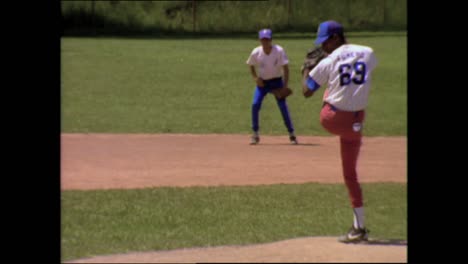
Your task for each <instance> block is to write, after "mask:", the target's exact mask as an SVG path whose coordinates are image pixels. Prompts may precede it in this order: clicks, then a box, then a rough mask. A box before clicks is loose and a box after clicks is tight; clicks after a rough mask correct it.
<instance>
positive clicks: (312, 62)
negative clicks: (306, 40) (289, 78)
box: [301, 47, 327, 75]
mask: <svg viewBox="0 0 468 264" xmlns="http://www.w3.org/2000/svg"><path fill="white" fill-rule="evenodd" d="M326 56H327V53H326V52H325V51H323V49H322V48H321V47H317V48H312V49H309V51H307V54H306V57H305V59H304V64H303V65H302V67H301V75H304V70H306V69H307V70H308V71H309V72H310V71H311V70H312V69H313V68H314V67H315V66H317V64H319V62H320V61H321V60H322V59H323V58H325V57H326Z"/></svg>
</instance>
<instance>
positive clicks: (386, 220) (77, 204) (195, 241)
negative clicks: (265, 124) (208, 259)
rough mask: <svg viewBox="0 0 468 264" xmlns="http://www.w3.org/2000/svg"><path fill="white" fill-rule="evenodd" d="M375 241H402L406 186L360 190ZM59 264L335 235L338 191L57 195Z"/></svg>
mask: <svg viewBox="0 0 468 264" xmlns="http://www.w3.org/2000/svg"><path fill="white" fill-rule="evenodd" d="M362 188H363V192H364V197H365V203H366V219H367V220H366V223H368V227H369V229H371V231H372V233H371V237H372V238H375V239H404V240H406V237H407V230H406V225H407V223H406V219H407V205H406V204H407V201H406V195H407V194H406V184H394V183H392V184H390V183H388V184H364V185H363V186H362ZM61 205H62V211H61V222H62V258H63V260H71V259H76V258H83V257H89V256H93V255H103V254H115V253H125V252H130V251H149V250H168V249H175V248H188V247H202V246H218V245H243V244H252V243H266V242H272V241H278V240H284V239H290V238H294V237H306V236H339V235H341V234H343V233H344V232H346V231H347V229H348V228H349V227H350V225H351V223H352V219H353V218H352V217H353V216H352V211H351V209H350V206H349V201H348V196H347V191H346V189H345V187H344V185H342V184H301V185H285V184H280V185H268V186H251V187H192V188H151V189H136V190H101V191H62V195H61Z"/></svg>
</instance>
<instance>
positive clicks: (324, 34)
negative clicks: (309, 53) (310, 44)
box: [315, 20, 343, 45]
mask: <svg viewBox="0 0 468 264" xmlns="http://www.w3.org/2000/svg"><path fill="white" fill-rule="evenodd" d="M333 34H343V26H342V25H341V24H340V23H338V22H336V21H333V20H329V21H325V22H322V23H321V24H320V25H319V28H318V33H317V39H316V40H315V45H320V44H322V43H323V42H325V40H327V39H328V38H330V37H331V36H332V35H333Z"/></svg>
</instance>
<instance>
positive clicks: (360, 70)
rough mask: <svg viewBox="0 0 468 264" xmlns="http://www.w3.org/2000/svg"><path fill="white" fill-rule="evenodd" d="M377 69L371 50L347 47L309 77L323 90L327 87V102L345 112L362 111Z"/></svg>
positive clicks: (351, 45)
mask: <svg viewBox="0 0 468 264" xmlns="http://www.w3.org/2000/svg"><path fill="white" fill-rule="evenodd" d="M376 65H377V60H376V58H375V55H374V51H373V50H372V48H370V47H366V46H361V45H355V44H344V45H341V46H340V47H339V48H337V49H335V50H334V51H333V52H332V53H331V54H330V55H328V56H327V57H326V58H324V59H323V60H322V61H320V63H319V64H318V65H317V66H316V67H315V68H314V69H313V70H312V71H311V72H310V73H309V76H310V77H311V78H312V79H313V80H314V81H315V82H316V83H317V84H319V85H320V86H323V85H328V87H327V89H328V94H327V96H326V97H324V101H325V102H328V103H330V104H332V105H333V106H335V107H336V108H338V109H340V110H343V111H359V110H364V109H365V108H366V106H367V103H368V96H369V89H370V85H371V72H372V70H373V69H374V68H375V66H376Z"/></svg>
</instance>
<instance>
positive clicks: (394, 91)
mask: <svg viewBox="0 0 468 264" xmlns="http://www.w3.org/2000/svg"><path fill="white" fill-rule="evenodd" d="M375 34H376V37H373V36H372V34H371V33H361V35H362V37H361V36H360V35H359V34H350V37H349V42H352V43H357V44H364V45H369V46H371V47H373V48H374V50H375V53H376V56H377V59H378V65H377V68H376V70H375V72H374V74H373V80H372V82H373V85H372V88H371V89H372V90H371V95H370V102H369V107H368V109H367V115H366V123H365V126H364V133H365V134H366V135H367V136H387V135H399V136H402V135H406V130H407V122H406V120H407V118H406V113H407V83H406V81H407V72H406V64H407V59H406V56H407V50H406V47H407V46H406V34H405V33H400V34H378V35H377V33H375ZM280 36H284V37H283V38H277V39H276V38H275V39H274V43H277V44H279V45H282V46H283V47H284V48H285V49H286V51H287V53H288V56H289V59H290V76H291V77H290V86H291V87H292V88H293V89H294V91H295V94H294V95H293V96H291V97H290V98H289V99H288V104H289V108H290V112H291V116H292V119H293V122H294V126H295V129H296V133H297V134H298V135H328V133H327V132H326V131H324V129H323V128H322V127H321V126H320V123H319V112H320V107H321V102H322V95H323V91H324V89H323V88H321V89H320V90H319V91H318V92H317V93H316V95H315V96H314V97H312V98H309V99H305V98H304V97H303V96H302V94H301V87H300V74H299V70H300V67H301V64H302V62H303V58H304V55H305V53H306V51H307V49H308V48H309V47H311V46H312V43H313V38H312V37H309V38H300V37H297V36H296V37H294V38H287V36H285V35H284V34H283V35H281V34H280ZM257 45H259V42H258V40H257V39H255V36H254V37H253V38H252V39H248V38H241V39H236V38H232V39H226V38H200V39H183V38H177V39H123V38H62V41H61V70H62V74H61V88H62V89H61V92H62V94H61V102H62V119H61V120H62V123H61V125H62V132H112V133H250V132H251V129H250V127H251V124H250V122H251V117H250V107H251V102H252V96H253V90H254V85H255V84H254V82H253V81H252V78H251V76H250V73H249V70H248V67H247V65H246V64H245V61H246V60H247V58H248V56H249V54H250V52H251V51H252V49H253V48H254V47H256V46H257ZM260 126H261V131H260V132H261V133H262V134H272V135H274V134H285V133H286V128H285V127H284V124H283V121H282V118H281V114H280V112H279V109H278V107H277V105H276V102H275V100H274V98H273V97H272V96H271V95H269V96H268V97H267V98H265V101H264V104H263V107H262V110H261V112H260Z"/></svg>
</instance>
